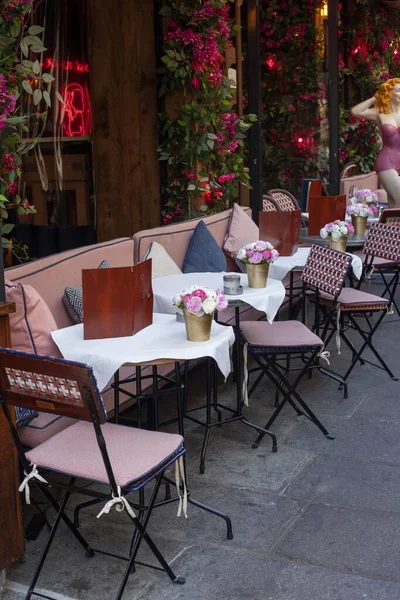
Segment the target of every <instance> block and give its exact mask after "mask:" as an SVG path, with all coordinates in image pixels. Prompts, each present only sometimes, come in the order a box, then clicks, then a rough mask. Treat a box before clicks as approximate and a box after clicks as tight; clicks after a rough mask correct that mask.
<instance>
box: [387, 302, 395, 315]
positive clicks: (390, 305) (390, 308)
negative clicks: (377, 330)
mask: <svg viewBox="0 0 400 600" xmlns="http://www.w3.org/2000/svg"><path fill="white" fill-rule="evenodd" d="M386 310H387V314H388V315H394V310H393V304H392V303H390V304H388V307H387V309H386Z"/></svg>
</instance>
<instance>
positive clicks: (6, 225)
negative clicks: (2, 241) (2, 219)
mask: <svg viewBox="0 0 400 600" xmlns="http://www.w3.org/2000/svg"><path fill="white" fill-rule="evenodd" d="M13 229H14V225H13V224H12V223H3V224H2V225H1V232H2V233H5V234H6V235H7V234H8V233H11V231H12V230H13Z"/></svg>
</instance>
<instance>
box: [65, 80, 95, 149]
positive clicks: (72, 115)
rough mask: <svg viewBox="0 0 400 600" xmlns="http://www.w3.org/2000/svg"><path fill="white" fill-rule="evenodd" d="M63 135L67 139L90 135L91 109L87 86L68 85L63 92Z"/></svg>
mask: <svg viewBox="0 0 400 600" xmlns="http://www.w3.org/2000/svg"><path fill="white" fill-rule="evenodd" d="M64 98H65V105H64V118H63V122H62V125H63V131H64V135H66V136H68V137H73V136H82V135H88V134H89V135H90V134H91V133H92V107H91V104H90V95H89V89H88V87H87V85H86V84H85V85H84V86H83V85H81V84H80V83H69V84H68V85H67V87H66V88H65V91H64Z"/></svg>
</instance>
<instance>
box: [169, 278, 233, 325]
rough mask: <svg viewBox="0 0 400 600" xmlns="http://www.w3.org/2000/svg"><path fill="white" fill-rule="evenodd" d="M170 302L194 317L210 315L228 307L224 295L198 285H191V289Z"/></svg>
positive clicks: (218, 291) (219, 291)
mask: <svg viewBox="0 0 400 600" xmlns="http://www.w3.org/2000/svg"><path fill="white" fill-rule="evenodd" d="M172 302H173V304H174V306H176V307H177V308H179V309H180V310H183V309H185V310H187V312H188V313H190V314H192V315H196V317H202V316H203V315H212V314H214V313H215V312H216V311H219V310H225V308H227V306H228V301H227V299H226V297H225V294H224V293H223V292H221V290H215V291H214V290H210V289H209V288H206V287H200V286H198V285H192V287H191V288H189V289H187V290H184V291H183V292H181V293H180V294H177V295H176V296H174V298H173V299H172Z"/></svg>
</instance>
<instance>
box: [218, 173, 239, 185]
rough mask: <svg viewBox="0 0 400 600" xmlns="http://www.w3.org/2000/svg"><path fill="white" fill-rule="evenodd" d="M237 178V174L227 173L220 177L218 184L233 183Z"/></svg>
mask: <svg viewBox="0 0 400 600" xmlns="http://www.w3.org/2000/svg"><path fill="white" fill-rule="evenodd" d="M235 177H236V175H235V173H227V175H220V176H219V177H218V180H217V181H218V183H226V182H227V181H232V179H235Z"/></svg>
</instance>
